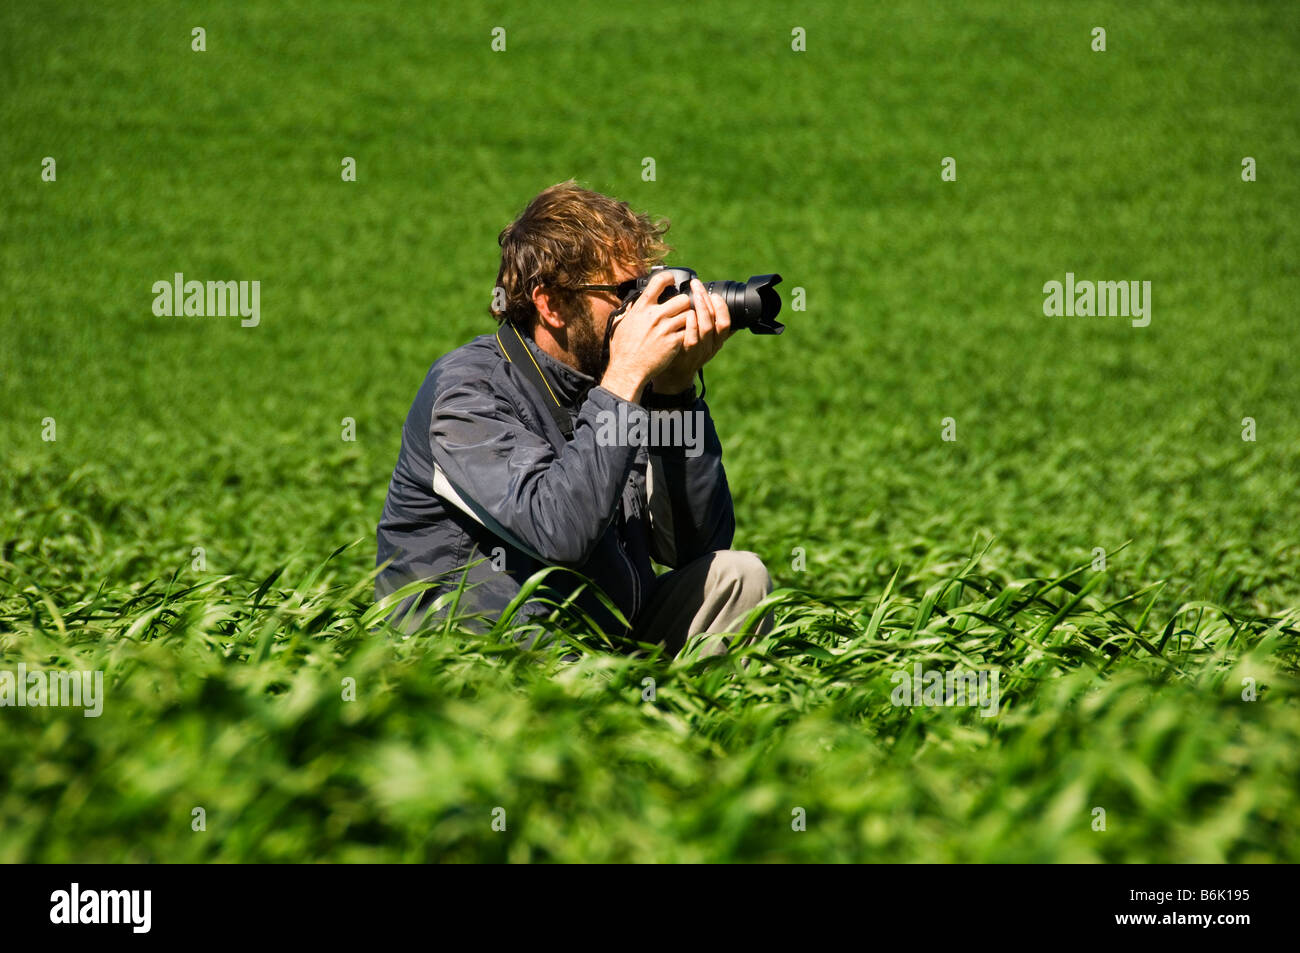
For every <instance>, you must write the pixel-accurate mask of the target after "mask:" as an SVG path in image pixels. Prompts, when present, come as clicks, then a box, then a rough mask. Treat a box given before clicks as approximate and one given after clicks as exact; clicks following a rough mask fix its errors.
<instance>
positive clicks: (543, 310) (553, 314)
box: [533, 286, 564, 331]
mask: <svg viewBox="0 0 1300 953" xmlns="http://www.w3.org/2000/svg"><path fill="white" fill-rule="evenodd" d="M533 307H535V308H536V309H537V317H538V319H539V320H540V321H542V322H543V323H544V324H545V325H546V326H547V327H548V328H554V329H555V330H556V331H559V330H561V329H562V328H563V327H564V318H562V317H560V315H559V312H557V311H556V310H555V308H554V307H553V306H552V304H551V295H550V294H549V293H548V292H547V291H546V289H545V288H542V287H540V286H539V287H536V288H534V289H533Z"/></svg>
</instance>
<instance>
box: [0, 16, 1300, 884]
mask: <svg viewBox="0 0 1300 953" xmlns="http://www.w3.org/2000/svg"><path fill="white" fill-rule="evenodd" d="M659 9H660V8H656V11H658V10H659ZM498 25H501V26H505V27H506V28H507V31H508V33H507V35H508V49H507V52H505V53H493V52H491V50H490V48H489V42H490V31H491V29H492V27H494V26H498ZM1098 25H1101V26H1105V27H1106V29H1107V31H1108V50H1107V52H1105V53H1093V52H1092V51H1091V50H1090V48H1089V34H1090V30H1091V29H1092V27H1094V26H1098ZM194 26H203V27H205V29H206V30H207V34H208V40H207V44H208V51H207V52H206V53H202V54H199V53H193V52H191V51H190V47H189V35H190V29H191V28H192V27H194ZM793 26H803V27H804V28H806V30H807V33H808V51H807V52H806V53H802V54H796V53H793V52H791V51H790V46H789V37H790V29H791V27H793ZM1298 52H1300V20H1298V19H1297V18H1296V17H1295V14H1294V11H1293V10H1292V9H1291V6H1290V5H1289V4H1286V3H1250V4H1229V3H1222V4H1219V3H1158V4H1153V5H1150V6H1149V7H1148V8H1145V9H1142V10H1134V9H1132V8H1131V7H1130V5H1127V4H1118V3H1116V4H1099V3H1078V4H1074V3H1071V4H1066V3H1048V4H1024V5H1017V6H1012V7H1010V8H1008V6H1007V5H1006V4H996V3H991V2H990V3H977V4H964V5H961V6H960V7H958V6H956V5H954V6H952V7H951V8H949V7H947V6H944V7H942V8H939V9H935V8H934V5H932V4H924V3H919V2H918V3H912V4H901V5H894V6H890V7H888V8H885V7H882V8H880V9H872V10H858V9H856V8H852V7H850V8H846V7H845V6H844V5H843V4H832V3H810V4H802V5H800V6H799V8H798V9H797V10H785V9H783V8H781V7H777V6H775V5H774V6H772V7H771V8H770V9H765V10H760V11H757V12H755V11H754V10H753V9H752V8H751V7H750V6H749V5H745V4H739V3H730V4H723V3H713V2H700V3H692V4H688V5H682V6H681V7H679V8H671V9H670V8H664V10H663V12H662V13H657V14H656V15H654V16H637V17H636V18H635V20H634V19H633V17H632V15H631V14H630V12H629V11H627V10H621V9H619V8H616V7H609V6H607V5H602V4H597V3H590V4H587V3H583V4H569V5H563V4H555V5H544V6H541V5H539V6H538V8H537V9H536V10H535V11H531V12H529V11H524V10H519V9H515V8H514V7H507V6H504V5H500V6H496V5H489V6H487V7H479V6H476V5H464V6H463V7H462V8H460V9H459V10H455V11H452V10H447V9H445V8H442V9H440V10H434V9H433V8H431V7H429V6H428V5H424V4H415V3H402V4H386V5H383V6H377V7H376V8H375V9H373V10H368V9H362V8H358V7H357V6H356V5H354V4H344V3H337V2H324V3H314V4H291V3H270V2H262V0H256V2H244V3H230V4H219V5H213V6H212V7H211V8H210V10H209V11H208V12H206V13H204V14H201V15H200V14H194V13H192V12H187V11H184V10H182V9H180V8H178V7H176V6H175V5H174V4H161V3H159V4H135V5H132V6H131V7H130V8H129V9H128V10H126V11H122V12H117V11H114V12H112V13H110V12H108V11H107V10H105V9H104V8H103V7H102V6H100V5H94V4H65V5H61V6H60V7H58V8H57V9H53V8H50V7H49V5H44V4H36V3H29V2H17V3H11V4H7V5H5V6H4V7H3V9H2V10H0V80H2V81H3V84H4V86H5V90H6V93H5V96H4V97H3V99H0V131H2V132H3V135H0V327H3V331H0V335H2V336H3V337H2V338H0V481H3V489H4V501H5V502H6V504H7V505H6V506H5V507H4V508H3V509H2V510H0V670H3V669H14V668H15V667H16V665H17V664H18V663H19V662H25V663H26V664H27V665H28V666H29V667H39V668H54V667H70V668H78V669H85V668H100V669H102V670H104V672H105V677H106V683H107V685H108V697H107V700H106V702H105V707H104V713H103V715H102V717H100V718H98V719H89V718H83V717H81V715H80V714H79V713H77V712H74V711H67V710H58V709H40V708H27V709H13V708H6V709H2V710H0V860H6V861H15V860H40V861H60V860H69V861H113V860H145V861H183V860H213V859H219V860H227V861H233V860H491V859H499V860H507V859H508V860H661V861H671V860H885V861H898V860H962V861H1025V860H1028V861H1073V860H1078V861H1125V862H1147V861H1291V862H1294V861H1296V860H1297V859H1300V843H1298V842H1297V838H1296V836H1295V831H1296V830H1297V829H1298V828H1300V796H1298V795H1297V793H1296V784H1295V780H1296V778H1297V777H1300V705H1298V703H1297V689H1298V688H1300V682H1298V681H1297V655H1296V650H1297V626H1298V625H1300V614H1298V612H1297V607H1300V582H1298V581H1297V580H1298V579H1300V542H1298V541H1297V538H1296V532H1295V527H1296V526H1297V525H1300V499H1298V498H1297V494H1296V492H1295V474H1296V473H1297V472H1300V420H1298V419H1297V417H1296V414H1295V408H1296V407H1297V406H1300V379H1297V377H1296V376H1295V374H1294V373H1293V361H1292V360H1291V358H1292V355H1293V352H1294V333H1293V327H1294V316H1293V314H1292V311H1293V302H1294V301H1295V300H1296V299H1297V291H1300V272H1298V271H1297V268H1296V265H1295V263H1296V261H1297V260H1300V247H1298V245H1297V239H1296V233H1295V230H1294V228H1292V227H1290V223H1292V222H1294V221H1295V220H1297V218H1298V217H1300V216H1298V215H1297V212H1300V177H1298V176H1297V167H1298V166H1300V132H1297V130H1296V127H1295V123H1294V107H1293V105H1292V104H1294V103H1295V102H1296V101H1297V100H1300V77H1298V76H1297V74H1296V71H1295V69H1294V63H1295V61H1296V56H1297V53H1298ZM345 155H346V156H354V157H356V158H357V161H358V181H357V182H356V183H354V184H353V183H344V182H342V181H340V178H339V161H340V159H341V158H342V157H343V156H345ZM1246 155H1250V156H1254V157H1255V158H1256V159H1257V160H1258V163H1259V177H1258V181H1257V182H1254V183H1244V182H1242V181H1241V178H1240V168H1241V165H1240V164H1241V159H1242V157H1243V156H1246ZM43 156H54V157H55V158H56V159H57V162H58V180H57V182H54V183H43V182H41V180H40V162H41V158H42V157H43ZM645 156H653V157H655V159H656V163H657V172H658V178H657V181H655V182H643V181H642V180H641V160H642V158H643V157H645ZM944 156H953V157H955V158H956V159H957V162H958V179H957V181H956V182H951V183H945V182H942V181H940V176H939V171H940V160H941V159H942V158H943V157H944ZM570 176H573V177H576V178H577V179H578V180H579V181H581V182H582V183H583V184H585V185H588V186H591V187H593V188H597V189H600V190H602V191H606V192H609V193H611V194H614V195H617V196H619V197H622V198H626V199H628V200H629V201H631V202H632V203H633V204H634V205H635V206H637V207H638V208H644V209H648V210H650V211H652V212H654V213H657V214H662V215H667V216H668V217H670V218H672V219H673V221H674V227H673V230H672V231H671V232H670V233H669V238H670V241H672V243H673V244H674V245H675V246H676V247H677V252H676V254H675V255H674V257H673V259H672V260H673V261H675V262H679V263H683V264H688V265H691V266H692V267H695V268H696V269H697V270H699V271H700V272H701V273H702V274H703V275H704V276H705V277H733V278H743V277H746V276H748V275H750V274H753V273H761V272H766V271H772V270H777V271H780V272H782V273H783V274H784V275H785V276H786V284H785V285H784V286H783V288H784V289H785V290H787V291H789V290H790V289H793V288H794V287H802V288H804V289H806V292H807V302H808V307H807V310H806V311H804V312H793V313H789V314H788V316H787V318H786V320H787V323H788V325H789V329H788V331H787V332H786V334H785V336H784V337H782V338H779V339H758V338H751V337H748V336H746V337H745V338H743V339H736V340H735V341H733V342H732V343H730V344H729V345H728V346H727V348H726V349H725V350H724V352H723V353H722V355H721V356H720V357H719V358H718V359H717V361H716V362H715V363H714V364H713V365H711V366H710V369H709V383H708V387H709V397H710V403H711V407H712V409H713V412H714V416H715V418H716V420H717V422H718V426H719V429H720V431H721V433H722V436H723V444H724V448H725V451H726V463H727V469H728V474H729V477H730V480H731V484H732V488H733V493H734V496H735V501H736V508H737V514H738V523H739V527H738V533H737V539H736V545H737V546H738V547H741V548H748V549H753V550H755V551H757V552H758V553H759V554H760V555H762V556H763V557H764V559H765V560H766V561H767V563H768V565H769V567H770V568H771V570H772V573H773V576H774V577H775V578H776V581H777V583H778V585H779V586H781V592H780V593H779V594H778V595H777V597H776V599H775V603H774V607H775V612H776V616H777V621H778V627H777V631H776V632H775V633H774V635H773V636H772V637H771V638H770V639H768V640H765V641H764V642H762V643H760V644H758V645H755V646H752V647H750V648H749V649H747V650H746V651H747V652H748V653H749V654H750V655H751V656H752V657H753V658H752V661H751V662H750V664H749V665H748V666H745V667H741V666H739V665H738V664H736V662H735V661H734V660H732V659H723V660H719V661H704V662H693V661H690V660H681V661H679V662H676V663H671V662H669V661H667V660H662V659H629V658H626V657H623V656H619V655H611V654H609V653H608V652H606V651H604V650H603V649H601V647H600V642H601V640H600V639H599V637H598V635H596V634H594V633H583V632H580V631H579V630H578V629H577V628H574V627H572V626H568V627H567V629H571V630H572V635H571V637H572V638H574V639H576V640H578V642H579V644H580V645H582V646H583V647H584V648H583V650H582V651H583V658H582V660H581V661H580V662H578V663H577V664H572V665H570V664H562V663H560V662H559V661H557V660H556V659H554V658H552V657H549V656H547V657H541V658H538V657H533V656H530V655H529V654H528V653H526V652H523V651H522V650H521V649H519V648H518V647H516V645H515V644H514V642H513V641H512V636H511V633H508V632H506V631H504V629H503V628H501V629H498V630H497V631H495V632H493V633H491V634H489V635H487V636H475V635H471V634H469V633H466V632H462V631H460V630H459V629H457V628H452V629H450V630H448V631H438V632H435V633H429V634H427V635H424V636H419V637H416V638H413V639H410V640H402V639H399V638H397V637H396V636H392V635H388V634H384V633H382V632H375V631H372V628H373V622H374V619H375V617H376V613H375V611H374V609H373V607H372V605H371V601H370V597H369V592H370V591H369V573H370V572H371V568H372V562H373V543H372V539H373V532H374V524H375V521H376V520H377V518H378V515H379V511H380V508H381V506H382V503H383V497H384V492H385V490H386V487H387V480H388V477H389V474H390V472H391V468H392V464H393V461H394V459H395V456H396V451H397V445H398V439H399V434H400V427H401V422H402V419H403V417H404V415H405V413H406V411H407V409H408V407H409V403H410V400H411V398H412V396H413V395H414V393H415V390H416V388H417V387H418V386H419V383H420V381H421V379H422V377H423V374H424V372H425V370H426V369H427V367H428V365H429V364H430V363H431V362H432V361H433V360H434V359H435V358H436V357H437V356H439V355H440V354H441V353H443V352H445V351H446V350H448V349H450V348H451V347H454V346H456V345H457V344H459V343H461V342H462V341H464V340H466V339H467V338H468V337H470V336H472V335H474V334H477V333H481V332H483V331H485V330H487V329H489V327H490V322H489V320H488V318H487V317H486V307H487V304H488V301H489V297H490V293H491V287H492V284H493V281H494V279H495V275H496V265H497V262H496V259H495V257H494V254H493V253H494V251H495V250H496V244H495V238H496V234H497V232H498V231H499V230H500V228H501V227H502V226H503V225H504V224H505V223H506V222H507V221H508V220H509V219H510V217H511V216H512V215H513V214H515V213H516V212H517V211H518V210H519V209H520V208H521V207H522V206H523V205H524V204H525V203H526V202H527V200H528V199H529V198H530V197H531V196H532V195H533V194H535V193H536V192H537V191H539V190H540V189H541V188H542V187H544V186H546V185H548V184H551V183H553V182H556V181H559V180H562V179H565V178H568V177H570ZM176 271H183V272H184V273H185V274H186V275H187V276H188V277H195V278H200V279H207V278H214V279H217V278H219V279H244V280H259V281H261V283H262V323H261V325H260V326H259V327H257V328H249V329H244V328H240V327H239V323H238V320H229V319H219V318H202V319H200V318H191V319H162V318H156V317H154V315H153V314H152V311H151V304H152V294H151V290H150V289H151V286H152V284H153V282H154V281H157V280H159V279H161V278H167V277H169V276H170V275H171V274H172V273H174V272H176ZM1066 271H1073V272H1074V273H1075V274H1076V275H1077V276H1079V277H1080V278H1089V279H1142V280H1150V281H1151V282H1152V285H1153V317H1152V323H1151V325H1150V327H1147V328H1132V327H1131V326H1130V325H1129V323H1128V322H1127V321H1126V320H1124V319H1114V318H1047V317H1044V316H1043V313H1042V299H1043V296H1042V292H1041V288H1042V285H1043V283H1044V282H1046V281H1048V280H1052V279H1056V280H1060V279H1061V278H1063V276H1064V273H1065V272H1066ZM788 300H789V297H788V295H787V301H788ZM45 417H53V418H55V420H56V423H57V434H58V439H57V441H55V442H46V441H43V440H42V439H41V430H42V419H43V418H45ZM344 417H351V418H354V419H355V421H356V429H357V440H356V441H355V442H344V441H343V440H341V439H340V432H341V421H342V419H343V418H344ZM945 417H953V418H955V419H956V421H957V435H958V439H957V440H956V442H945V441H942V440H941V439H940V427H941V421H942V419H943V418H945ZM1244 417H1253V418H1254V419H1255V420H1256V422H1257V427H1258V439H1257V440H1256V441H1254V442H1247V441H1243V440H1242V439H1241V430H1242V426H1241V421H1242V418H1244ZM195 547H202V549H203V551H204V561H205V564H206V569H205V570H202V571H200V570H196V569H195V568H194V563H193V561H194V554H193V551H194V548H195ZM1098 547H1100V548H1102V549H1104V550H1106V569H1105V570H1104V571H1101V572H1095V571H1094V570H1093V567H1092V564H1093V552H1094V549H1096V548H1098ZM797 548H799V549H802V551H803V555H804V559H805V560H806V567H805V568H804V570H803V571H798V570H797V569H796V562H795V560H796V553H795V550H796V549H797ZM331 554H333V556H331ZM895 574H897V575H895ZM557 628H559V629H562V630H563V629H566V626H563V625H560V624H559V623H557ZM516 634H517V633H516ZM916 661H920V662H922V663H923V664H925V665H926V666H927V667H931V668H936V669H944V668H950V667H952V666H954V665H958V664H960V665H963V666H965V667H968V668H988V669H994V670H997V671H998V672H999V673H1000V674H1001V686H1002V692H1003V704H1002V708H1001V711H1000V713H999V714H998V716H997V717H995V718H982V717H980V715H979V713H978V712H977V711H976V710H973V709H960V708H905V707H896V706H894V705H892V704H890V692H891V689H892V684H891V681H890V677H891V675H893V674H894V673H895V672H897V671H899V670H907V669H910V667H911V665H912V664H913V663H914V662H916ZM349 677H350V678H354V679H356V700H355V701H344V700H343V699H342V697H341V695H342V687H341V686H342V680H343V679H344V678H349ZM647 677H650V678H654V679H655V683H656V693H655V700H654V701H653V702H646V701H643V700H642V680H643V679H645V678H647ZM1245 678H1253V679H1255V684H1256V685H1257V686H1259V687H1260V694H1259V696H1258V700H1256V701H1253V702H1247V701H1244V700H1243V698H1242V684H1243V681H1242V680H1243V679H1245ZM196 806H202V807H204V808H205V810H206V812H207V830H206V831H204V832H201V833H199V832H194V831H192V830H191V811H192V809H193V808H194V807H196ZM494 807H504V808H505V810H506V814H507V818H508V820H507V830H506V831H504V832H497V831H493V830H492V828H491V820H492V817H491V811H492V809H493V808H494ZM800 807H801V808H803V809H804V810H805V811H806V813H807V829H806V830H805V831H802V832H795V831H792V830H791V817H792V813H791V812H792V811H793V810H794V809H795V808H800ZM1096 807H1101V808H1104V809H1105V811H1106V817H1107V828H1106V830H1105V831H1104V832H1102V831H1094V830H1093V829H1092V827H1093V813H1092V812H1093V809H1094V808H1096Z"/></svg>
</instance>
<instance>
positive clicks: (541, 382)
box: [497, 321, 573, 440]
mask: <svg viewBox="0 0 1300 953" xmlns="http://www.w3.org/2000/svg"><path fill="white" fill-rule="evenodd" d="M503 331H504V332H505V333H502V332H503ZM497 343H498V344H500V345H501V351H502V353H503V354H505V356H506V360H507V361H509V362H510V363H511V364H513V365H514V366H515V367H517V368H519V370H520V372H521V373H522V374H523V375H524V377H526V378H528V381H529V383H531V384H532V385H533V389H534V390H536V391H537V394H538V396H540V397H541V398H542V403H543V404H545V405H546V409H547V410H549V411H550V412H551V419H552V420H554V421H555V426H557V427H559V428H560V433H562V434H564V439H565V440H568V439H570V438H571V437H572V436H573V421H572V420H571V419H569V412H568V411H567V410H565V409H564V407H563V406H562V405H561V404H560V399H559V398H558V397H556V396H555V391H554V389H552V387H551V382H550V381H548V380H547V379H546V372H545V371H543V370H542V368H541V366H540V365H539V364H538V363H537V358H535V357H533V352H532V351H530V350H528V345H527V344H525V343H524V336H523V335H522V334H520V333H519V329H518V328H516V327H515V326H514V325H513V324H511V323H510V322H509V321H503V322H502V323H501V327H499V328H497Z"/></svg>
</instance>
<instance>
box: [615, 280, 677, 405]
mask: <svg viewBox="0 0 1300 953" xmlns="http://www.w3.org/2000/svg"><path fill="white" fill-rule="evenodd" d="M672 283H673V276H672V274H671V273H669V272H666V271H665V272H660V273H659V274H657V275H655V276H654V277H653V278H651V279H650V281H649V283H648V284H647V285H646V288H645V290H644V291H643V292H641V296H640V297H639V298H637V299H636V301H634V302H633V303H632V306H631V307H630V308H628V309H627V311H625V312H623V314H622V316H621V317H619V318H617V319H613V320H617V321H618V324H617V325H615V327H614V334H613V336H612V337H611V338H610V342H609V366H608V367H607V368H606V370H605V376H604V377H602V378H601V381H600V386H602V387H604V388H605V389H606V390H607V391H609V392H610V393H612V394H614V395H615V396H617V397H621V398H623V399H624V400H628V401H631V402H632V403H636V402H637V401H639V400H640V399H641V391H642V390H644V388H645V385H646V383H647V382H648V381H649V380H650V379H651V378H653V377H654V376H655V375H656V374H658V373H659V372H660V371H662V370H663V369H664V368H666V367H667V366H668V365H669V364H671V363H672V362H673V359H674V358H675V357H677V355H678V354H679V353H680V352H681V349H682V345H683V343H684V342H685V338H686V321H687V318H688V316H689V315H690V313H691V296H690V295H688V294H679V295H677V296H676V297H673V298H670V299H669V300H667V301H665V302H664V303H663V304H659V303H658V301H659V296H660V295H661V294H663V293H664V289H665V288H667V287H668V286H669V285H671V284H672Z"/></svg>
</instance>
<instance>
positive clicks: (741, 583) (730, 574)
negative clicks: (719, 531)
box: [711, 549, 772, 607]
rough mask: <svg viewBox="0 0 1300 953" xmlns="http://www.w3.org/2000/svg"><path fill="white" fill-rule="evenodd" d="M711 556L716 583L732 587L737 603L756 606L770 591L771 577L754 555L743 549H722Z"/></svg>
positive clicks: (761, 561)
mask: <svg viewBox="0 0 1300 953" xmlns="http://www.w3.org/2000/svg"><path fill="white" fill-rule="evenodd" d="M713 556H714V564H713V566H712V567H711V568H712V571H713V573H714V574H716V576H717V579H718V582H719V583H720V584H723V585H728V586H734V587H735V589H736V594H737V597H738V599H739V601H742V602H745V603H748V605H749V606H751V607H752V606H756V605H758V604H759V603H760V602H762V601H763V598H764V597H765V596H766V595H767V594H768V593H769V592H771V591H772V577H771V576H770V575H769V574H768V571H767V567H766V566H765V565H763V560H761V559H759V558H758V555H757V554H756V553H751V552H749V551H748V550H744V549H722V550H719V551H718V552H716V553H714V554H713Z"/></svg>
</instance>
